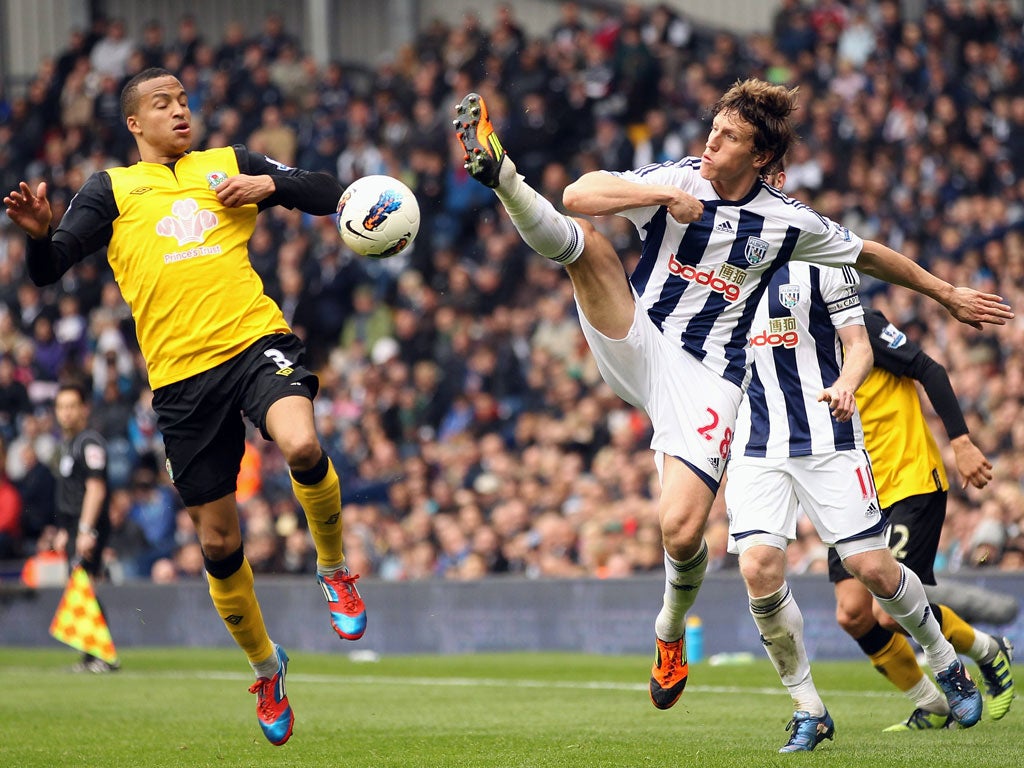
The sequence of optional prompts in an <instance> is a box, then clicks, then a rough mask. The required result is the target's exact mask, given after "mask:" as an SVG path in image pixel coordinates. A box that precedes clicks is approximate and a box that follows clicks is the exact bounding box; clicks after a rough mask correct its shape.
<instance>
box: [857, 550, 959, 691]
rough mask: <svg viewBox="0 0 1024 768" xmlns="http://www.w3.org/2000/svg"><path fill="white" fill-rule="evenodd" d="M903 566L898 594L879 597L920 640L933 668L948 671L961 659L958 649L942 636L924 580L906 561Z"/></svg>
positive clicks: (881, 603)
mask: <svg viewBox="0 0 1024 768" xmlns="http://www.w3.org/2000/svg"><path fill="white" fill-rule="evenodd" d="M899 566H900V572H901V574H902V578H901V579H900V586H899V589H897V590H896V594H894V595H891V596H889V597H881V596H880V595H875V597H876V598H877V599H878V603H879V605H881V606H882V608H883V609H884V610H885V612H886V613H888V614H889V615H890V616H892V617H893V618H894V619H896V621H897V622H899V625H900V626H901V627H903V628H904V629H905V630H907V632H908V633H909V634H910V636H911V637H912V638H914V639H915V640H917V642H918V644H919V645H920V646H921V649H922V650H923V651H924V655H925V657H926V658H927V659H928V666H929V667H931V668H932V671H933V672H935V673H936V674H938V673H939V672H945V671H946V668H947V667H949V665H950V664H952V663H953V662H954V661H956V660H957V655H956V649H954V648H953V646H952V645H951V644H950V642H949V641H948V640H947V639H946V638H945V637H943V636H942V628H941V627H940V626H939V622H937V621H936V620H935V614H933V613H932V609H931V606H929V605H928V597H927V595H925V593H924V587H923V586H922V585H921V579H920V578H918V575H917V574H916V573H914V572H913V571H911V570H910V569H908V568H907V567H906V566H904V565H903V563H900V564H899Z"/></svg>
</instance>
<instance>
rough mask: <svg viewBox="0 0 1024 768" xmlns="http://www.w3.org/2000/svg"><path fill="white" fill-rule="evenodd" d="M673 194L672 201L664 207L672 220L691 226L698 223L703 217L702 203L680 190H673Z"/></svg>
mask: <svg viewBox="0 0 1024 768" xmlns="http://www.w3.org/2000/svg"><path fill="white" fill-rule="evenodd" d="M673 189H674V192H675V194H674V195H673V196H672V197H673V199H672V200H671V202H669V203H668V204H667V205H666V206H665V207H666V208H668V212H669V214H671V216H672V218H673V219H675V220H676V221H678V222H679V223H680V224H692V223H693V222H695V221H700V220H701V217H702V216H704V203H702V202H701V201H700V200H698V199H697V198H696V197H694V196H693V195H691V194H690V193H689V192H683V190H681V189H676V188H673Z"/></svg>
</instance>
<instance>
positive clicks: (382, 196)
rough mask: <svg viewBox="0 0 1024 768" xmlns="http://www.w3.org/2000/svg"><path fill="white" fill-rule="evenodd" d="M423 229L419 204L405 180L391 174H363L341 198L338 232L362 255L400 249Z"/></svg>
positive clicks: (376, 255)
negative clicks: (403, 181)
mask: <svg viewBox="0 0 1024 768" xmlns="http://www.w3.org/2000/svg"><path fill="white" fill-rule="evenodd" d="M419 230H420V206H419V203H417V202H416V197H415V196H414V195H413V193H412V190H410V189H409V188H408V187H407V186H405V184H403V183H402V182H400V181H399V180H398V179H393V178H391V177H390V176H363V177H362V178H361V179H356V180H355V181H353V182H352V183H351V184H349V185H348V189H346V190H345V191H344V193H342V195H341V199H340V200H339V201H338V233H339V234H340V235H341V239H342V241H343V242H344V243H345V245H347V246H348V247H349V248H351V249H352V250H353V251H355V252H356V253H358V254H359V255H361V256H369V257H370V258H372V259H385V258H387V257H388V256H394V255H395V254H398V253H401V252H402V251H404V250H405V249H406V248H408V247H409V244H410V243H411V242H412V241H413V239H414V238H415V237H416V233H417V232H419Z"/></svg>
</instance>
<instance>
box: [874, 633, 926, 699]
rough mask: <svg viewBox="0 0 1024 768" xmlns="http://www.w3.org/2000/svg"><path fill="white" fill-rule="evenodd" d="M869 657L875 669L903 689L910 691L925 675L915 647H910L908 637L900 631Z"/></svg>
mask: <svg viewBox="0 0 1024 768" xmlns="http://www.w3.org/2000/svg"><path fill="white" fill-rule="evenodd" d="M869 657H870V659H871V663H872V664H873V665H874V667H875V669H877V670H878V671H879V672H881V673H882V674H883V675H885V676H886V677H887V678H888V679H889V682H891V683H892V684H893V685H895V686H896V687H897V688H899V689H900V690H901V691H904V692H906V691H909V690H910V689H911V688H913V687H914V686H915V685H917V683H918V682H920V680H921V678H922V677H924V672H922V671H921V665H920V664H918V663H917V656H916V655H914V649H913V648H911V647H910V643H909V642H907V638H906V637H904V636H903V635H901V634H899V633H898V632H894V633H893V635H892V638H891V639H890V640H889V642H887V643H886V644H885V645H883V646H882V648H881V649H879V650H878V651H876V652H875V653H872V654H869Z"/></svg>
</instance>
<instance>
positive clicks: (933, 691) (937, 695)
mask: <svg viewBox="0 0 1024 768" xmlns="http://www.w3.org/2000/svg"><path fill="white" fill-rule="evenodd" d="M904 693H906V695H907V698H908V699H910V700H911V701H912V702H914V706H915V707H917V708H918V709H923V710H924V711H925V712H934V713H935V714H937V715H948V714H949V702H948V701H946V697H945V696H943V695H942V691H940V690H939V687H938V686H937V685H935V683H933V682H932V679H931V678H930V677H928V676H927V675H925V676H924V677H922V678H921V679H920V680H918V681H917V684H916V685H914V686H913V687H912V688H910V689H909V690H907V691H904Z"/></svg>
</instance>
